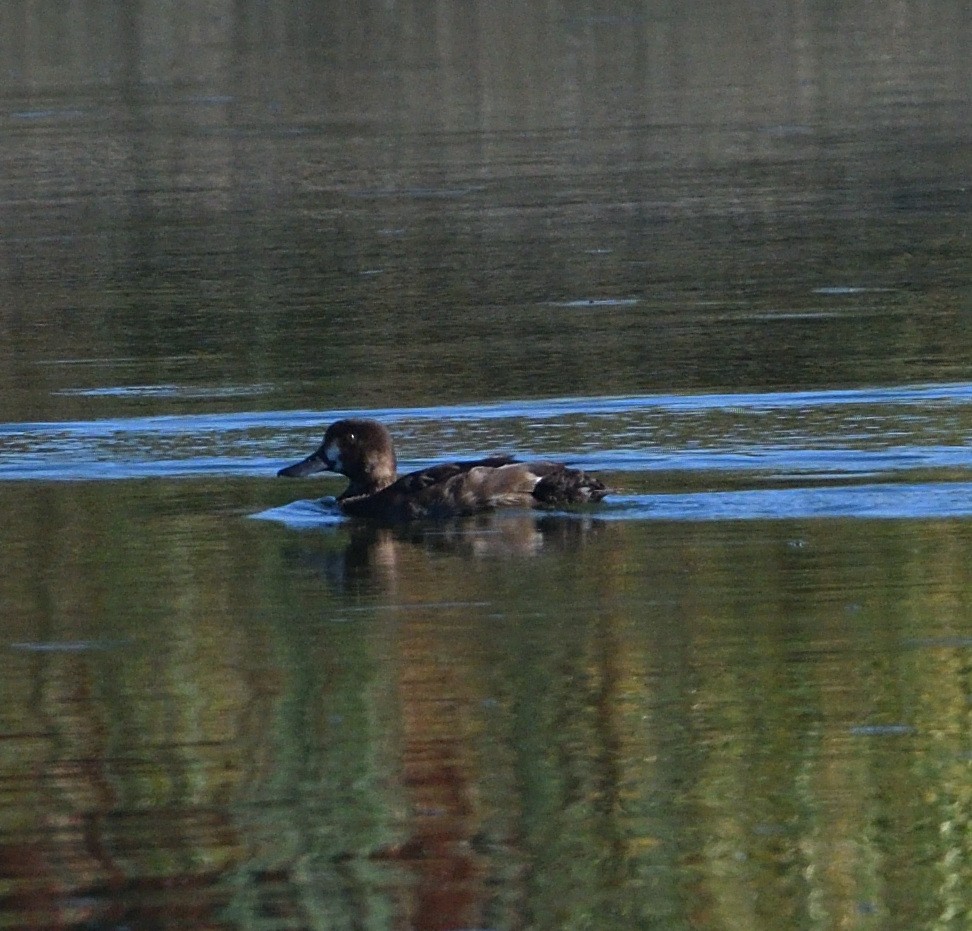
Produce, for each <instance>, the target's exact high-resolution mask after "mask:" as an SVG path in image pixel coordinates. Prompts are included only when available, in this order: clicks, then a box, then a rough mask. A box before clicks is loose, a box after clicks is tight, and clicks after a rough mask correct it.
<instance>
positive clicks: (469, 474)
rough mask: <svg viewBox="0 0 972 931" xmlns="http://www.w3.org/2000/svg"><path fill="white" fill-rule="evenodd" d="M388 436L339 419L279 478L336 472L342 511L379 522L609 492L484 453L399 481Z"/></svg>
mask: <svg viewBox="0 0 972 931" xmlns="http://www.w3.org/2000/svg"><path fill="white" fill-rule="evenodd" d="M396 470H397V464H396V461H395V449H394V445H393V443H392V438H391V434H390V433H389V432H388V430H387V429H386V428H385V427H384V426H383V425H382V424H380V423H378V422H377V421H375V420H357V419H353V420H338V421H337V422H336V423H333V424H331V426H330V427H328V428H327V433H325V434H324V441H323V442H322V443H321V445H320V447H319V448H318V449H317V450H315V451H314V452H313V453H311V454H310V455H309V456H308V457H307V458H306V459H304V460H302V461H301V462H298V463H295V464H294V465H292V466H288V467H287V468H284V469H281V470H280V471H279V472H278V473H277V474H278V475H284V476H290V477H296V476H302V475H310V474H312V473H314V472H322V471H328V472H339V473H341V474H342V475H346V476H347V477H348V478H349V479H350V483H349V484H348V487H347V488H346V489H345V490H344V491H343V492H342V493H341V495H340V496H339V497H338V499H337V500H338V504H339V505H340V507H341V509H342V510H343V511H344V512H345V513H346V514H350V515H353V516H356V517H372V518H377V519H380V520H396V521H397V520H417V519H421V518H441V517H458V516H461V515H464V514H475V513H477V512H479V511H488V510H491V509H493V508H497V507H517V508H535V507H546V508H555V507H564V506H567V505H571V504H587V503H591V502H597V501H600V500H601V499H602V498H603V497H604V496H605V495H606V494H607V493H608V489H607V488H606V487H605V486H604V485H603V483H602V482H600V481H599V480H598V479H596V478H595V477H594V476H592V475H588V474H587V473H586V472H582V471H581V470H580V469H571V468H568V467H567V466H565V465H563V464H562V463H558V462H517V461H516V460H515V459H513V458H512V457H511V456H490V457H487V458H485V459H475V460H469V461H464V462H447V463H443V464H442V465H437V466H432V467H431V468H428V469H420V470H419V471H417V472H410V473H409V474H408V475H403V476H402V477H401V478H398V477H397V471H396Z"/></svg>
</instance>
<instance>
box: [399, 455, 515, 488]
mask: <svg viewBox="0 0 972 931" xmlns="http://www.w3.org/2000/svg"><path fill="white" fill-rule="evenodd" d="M514 462H516V460H515V459H514V458H513V457H512V456H488V457H487V458H486V459H470V460H467V461H463V462H443V463H442V464H441V465H436V466H430V467H429V468H428V469H419V471H418V472H409V473H408V475H403V476H402V477H401V478H400V479H398V481H396V482H395V483H394V484H393V485H391V486H389V488H388V489H386V490H387V491H388V492H395V493H396V494H402V495H414V494H417V493H418V492H420V491H423V490H424V489H426V488H432V487H433V486H435V485H443V484H444V483H445V482H448V481H449V480H450V479H454V478H456V477H457V476H460V475H465V474H467V473H468V472H470V471H472V470H473V469H478V468H487V469H497V468H499V467H500V466H505V465H510V464H512V463H514Z"/></svg>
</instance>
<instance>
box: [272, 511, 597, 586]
mask: <svg viewBox="0 0 972 931" xmlns="http://www.w3.org/2000/svg"><path fill="white" fill-rule="evenodd" d="M604 526H605V525H604V522H603V521H599V520H597V519H596V518H594V517H591V516H588V515H565V514H538V513H530V512H525V513H523V514H512V513H509V512H506V513H486V514H480V515H477V516H475V517H467V518H463V519H456V520H452V521H435V522H428V523H422V522H417V523H407V524H395V525H381V524H372V523H370V522H364V521H349V522H347V523H342V524H339V525H328V526H327V527H325V528H324V530H323V532H322V533H319V534H313V535H309V536H308V535H303V536H301V537H300V538H299V545H298V544H294V545H292V546H291V547H290V548H289V550H288V551H287V554H286V555H287V557H288V558H289V559H290V560H291V561H292V562H293V563H294V564H295V565H297V566H299V567H301V568H302V569H304V570H305V571H306V570H310V571H313V572H315V573H317V574H319V575H320V576H321V577H322V578H324V579H326V580H327V581H328V583H329V584H330V585H331V586H332V587H333V588H334V589H335V590H336V591H338V592H340V591H354V590H357V589H360V588H361V587H364V586H366V587H368V588H372V589H377V590H379V591H382V590H384V591H385V592H387V593H391V592H394V591H396V590H397V589H398V587H399V574H400V571H401V570H402V567H403V566H405V565H408V564H409V563H413V562H414V560H415V558H416V556H417V555H419V554H421V553H423V552H424V553H427V554H450V555H454V556H459V557H465V558H468V559H472V560H490V559H524V558H526V559H533V558H536V557H539V556H540V555H541V554H551V553H563V552H570V551H572V550H575V549H578V548H580V547H583V546H585V545H586V544H587V543H588V542H589V541H590V540H591V539H592V537H593V536H594V535H596V534H598V533H600V532H601V531H602V530H603V528H604Z"/></svg>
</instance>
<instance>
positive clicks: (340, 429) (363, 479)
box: [277, 419, 398, 497]
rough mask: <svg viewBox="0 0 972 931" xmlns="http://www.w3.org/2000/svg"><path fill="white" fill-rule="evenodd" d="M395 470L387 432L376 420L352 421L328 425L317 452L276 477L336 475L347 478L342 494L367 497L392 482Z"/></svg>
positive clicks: (393, 455)
mask: <svg viewBox="0 0 972 931" xmlns="http://www.w3.org/2000/svg"><path fill="white" fill-rule="evenodd" d="M397 468H398V466H397V463H396V462H395V449H394V446H393V445H392V438H391V434H390V433H389V432H388V430H387V429H386V428H385V427H384V426H383V425H382V424H380V423H378V421H377V420H356V419H352V420H338V421H335V422H334V423H332V424H331V426H329V427H328V428H327V432H326V433H325V434H324V441H323V442H322V443H321V445H320V447H319V448H318V449H316V450H315V451H314V452H312V453H311V454H310V455H309V456H308V457H307V458H306V459H303V460H301V461H300V462H296V463H294V465H291V466H287V467H286V468H284V469H281V470H280V471H279V472H278V473H277V475H284V476H287V477H288V478H299V477H301V476H303V475H313V474H314V473H315V472H339V473H341V475H346V476H347V477H348V478H349V479H351V487H350V488H348V491H347V492H345V495H348V494H368V493H371V492H374V491H378V490H379V489H381V488H384V487H385V486H386V485H390V484H391V483H392V482H393V481H395V476H396V472H397ZM342 497H344V495H342Z"/></svg>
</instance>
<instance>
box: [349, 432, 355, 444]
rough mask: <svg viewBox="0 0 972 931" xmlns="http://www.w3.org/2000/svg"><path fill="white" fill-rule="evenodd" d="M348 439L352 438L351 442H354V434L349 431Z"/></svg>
mask: <svg viewBox="0 0 972 931" xmlns="http://www.w3.org/2000/svg"><path fill="white" fill-rule="evenodd" d="M348 439H349V440H351V442H352V443H353V442H354V434H353V433H349V434H348Z"/></svg>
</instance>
